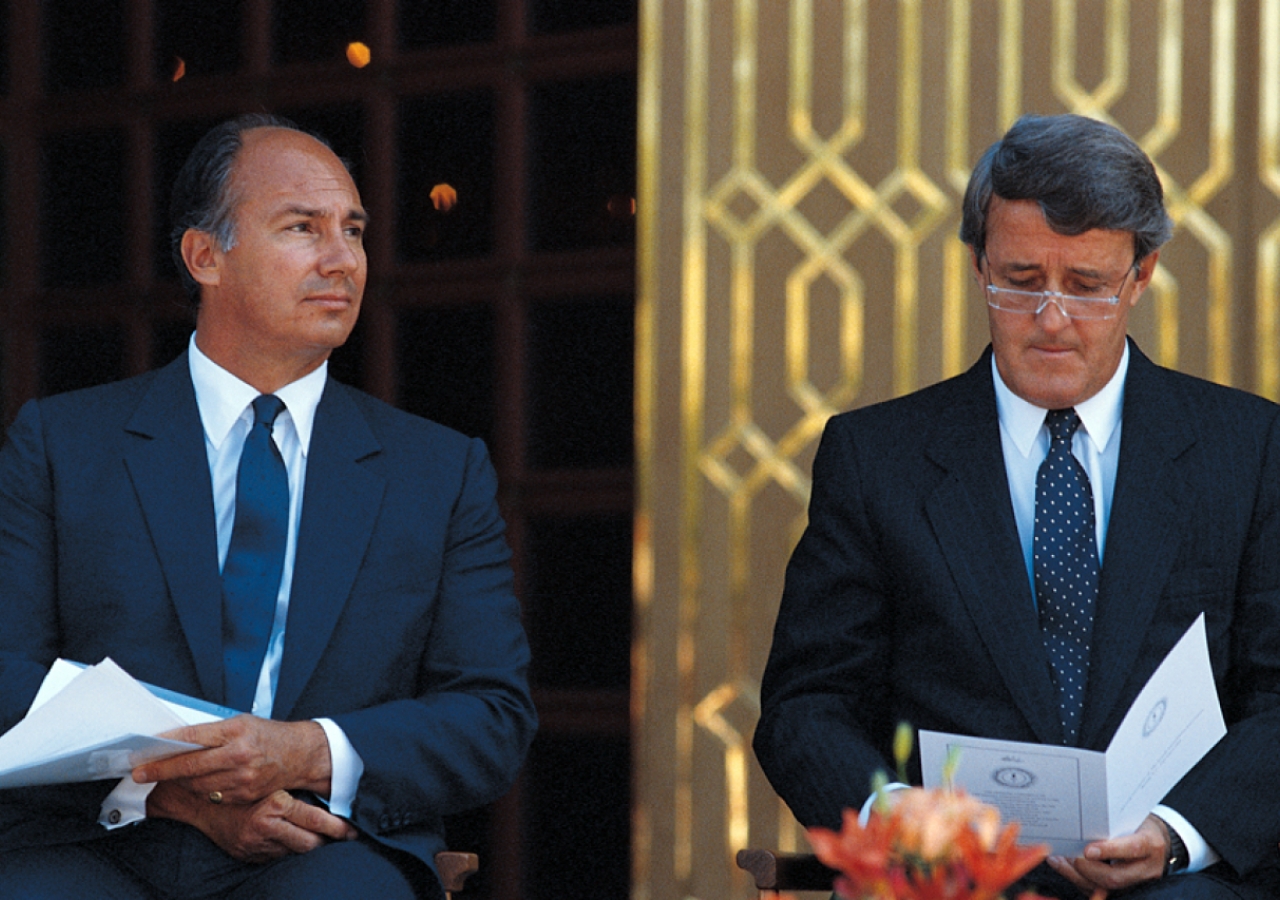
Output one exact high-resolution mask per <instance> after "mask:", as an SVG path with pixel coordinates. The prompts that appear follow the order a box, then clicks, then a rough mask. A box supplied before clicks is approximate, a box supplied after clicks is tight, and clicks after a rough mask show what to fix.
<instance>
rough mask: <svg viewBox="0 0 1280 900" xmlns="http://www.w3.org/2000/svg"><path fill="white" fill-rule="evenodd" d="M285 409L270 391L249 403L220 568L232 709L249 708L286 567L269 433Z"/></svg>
mask: <svg viewBox="0 0 1280 900" xmlns="http://www.w3.org/2000/svg"><path fill="white" fill-rule="evenodd" d="M283 409H284V402H283V401H281V400H280V398H279V397H276V396H274V395H272V394H263V395H261V396H259V397H258V398H257V399H256V400H254V401H253V426H252V427H251V428H250V429H249V434H248V435H247V436H246V437H245V439H244V450H243V451H241V453H240V469H239V471H238V472H237V474H236V509H235V524H234V526H233V527H232V529H231V546H230V547H228V549H227V559H226V562H224V563H223V566H222V598H223V600H222V653H223V671H224V673H225V674H224V688H225V693H226V696H225V699H224V701H223V702H225V703H226V704H227V705H228V706H231V707H233V708H235V709H243V710H250V709H252V708H253V697H254V694H255V693H256V691H257V687H258V674H259V672H260V671H261V670H262V660H263V657H264V656H265V655H266V652H267V641H268V639H269V638H270V637H271V623H272V622H273V621H274V619H275V611H276V596H277V595H278V594H279V592H280V576H281V574H282V573H283V571H284V547H285V540H286V538H287V537H288V534H289V476H288V475H287V474H286V472H285V468H284V460H283V459H282V458H281V457H280V450H279V449H278V448H277V447H276V442H275V441H274V440H273V439H272V437H271V428H272V425H273V424H274V422H275V420H276V416H278V415H280V411H281V410H283Z"/></svg>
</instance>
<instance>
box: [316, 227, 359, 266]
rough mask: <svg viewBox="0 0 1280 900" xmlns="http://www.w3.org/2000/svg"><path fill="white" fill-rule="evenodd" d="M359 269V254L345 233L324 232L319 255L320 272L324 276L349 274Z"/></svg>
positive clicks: (339, 229)
mask: <svg viewBox="0 0 1280 900" xmlns="http://www.w3.org/2000/svg"><path fill="white" fill-rule="evenodd" d="M359 267H360V252H359V250H358V248H357V247H356V246H355V245H353V243H352V239H351V238H350V237H349V236H348V235H347V233H346V231H345V230H343V229H341V228H338V229H334V230H333V231H332V232H326V233H325V235H324V239H323V246H322V248H321V253H320V270H321V271H322V272H323V273H325V274H338V273H342V274H350V273H351V272H354V271H355V270H356V269H358V268H359Z"/></svg>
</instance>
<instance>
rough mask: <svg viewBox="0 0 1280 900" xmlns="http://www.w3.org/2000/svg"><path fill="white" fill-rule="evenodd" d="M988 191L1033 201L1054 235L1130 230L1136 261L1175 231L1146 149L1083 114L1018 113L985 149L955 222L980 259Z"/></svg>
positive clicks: (1001, 196) (962, 236)
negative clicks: (1104, 230)
mask: <svg viewBox="0 0 1280 900" xmlns="http://www.w3.org/2000/svg"><path fill="white" fill-rule="evenodd" d="M993 194H994V195H995V196H998V197H1000V198H1002V199H1004V200H1035V201H1036V202H1037V203H1039V204H1040V209H1041V210H1043V211H1044V217H1045V221H1047V222H1048V223H1049V227H1050V228H1052V229H1053V230H1054V231H1056V232H1058V233H1059V234H1066V235H1076V234H1083V233H1084V232H1086V231H1089V230H1091V229H1094V228H1105V229H1108V230H1112V231H1128V232H1130V233H1131V234H1132V235H1133V251H1134V261H1135V262H1137V261H1138V260H1141V259H1145V258H1146V257H1147V255H1149V254H1150V253H1152V252H1153V251H1155V250H1157V249H1159V247H1160V245H1161V244H1163V243H1164V242H1165V241H1167V240H1169V237H1170V236H1171V235H1172V234H1173V222H1172V220H1170V218H1169V214H1168V212H1166V211H1165V208H1164V190H1163V188H1161V186H1160V179H1159V177H1158V176H1157V175H1156V169H1155V166H1154V165H1153V164H1152V163H1151V160H1150V159H1149V158H1148V157H1147V154H1145V153H1144V152H1142V148H1141V147H1139V146H1138V145H1137V144H1136V143H1134V142H1133V140H1132V139H1130V138H1129V136H1128V135H1126V134H1125V133H1124V132H1123V131H1121V130H1120V129H1118V128H1116V127H1115V126H1112V125H1108V124H1106V123H1105V122H1099V121H1097V120H1095V119H1089V118H1085V117H1084V116H1076V115H1061V116H1030V115H1029V116H1023V117H1021V118H1020V119H1018V121H1017V122H1015V123H1014V124H1013V127H1012V128H1010V129H1009V130H1008V131H1007V132H1006V133H1005V136H1004V137H1003V138H1001V139H1000V140H998V141H996V142H995V143H994V144H992V145H991V146H990V147H989V148H987V152H986V153H984V154H982V158H981V159H979V160H978V164H977V165H976V166H975V167H974V170H973V174H972V175H971V176H970V178H969V186H968V188H966V189H965V193H964V213H963V218H962V220H961V222H960V240H962V241H964V242H965V243H966V244H968V245H969V246H970V247H972V248H973V250H974V252H975V253H976V254H977V256H978V259H979V260H981V259H982V258H983V256H984V254H985V252H986V243H987V212H988V210H989V208H990V206H991V197H992V195H993Z"/></svg>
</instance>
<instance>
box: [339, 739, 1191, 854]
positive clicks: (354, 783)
mask: <svg viewBox="0 0 1280 900" xmlns="http://www.w3.org/2000/svg"><path fill="white" fill-rule="evenodd" d="M313 721H315V723H316V724H318V725H319V726H320V727H321V728H323V729H324V736H325V737H326V738H327V739H328V741H329V764H330V768H331V772H330V774H329V799H328V800H327V801H326V802H327V803H328V805H329V812H331V813H333V814H334V815H335V816H342V817H343V818H344V819H349V818H351V804H353V803H354V802H355V800H356V788H357V787H358V786H359V784H360V776H361V775H363V774H364V760H362V759H361V758H360V754H359V753H357V752H356V748H355V747H353V746H351V741H349V740H347V735H346V732H344V731H343V730H342V729H341V728H339V727H338V724H337V723H336V722H334V721H333V720H332V719H314V720H313ZM1178 833H1179V834H1181V833H1182V832H1181V831H1179V832H1178Z"/></svg>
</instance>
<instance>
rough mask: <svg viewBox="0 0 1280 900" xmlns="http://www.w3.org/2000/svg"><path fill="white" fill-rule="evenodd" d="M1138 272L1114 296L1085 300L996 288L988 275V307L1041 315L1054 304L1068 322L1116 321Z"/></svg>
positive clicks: (1064, 295)
mask: <svg viewBox="0 0 1280 900" xmlns="http://www.w3.org/2000/svg"><path fill="white" fill-rule="evenodd" d="M1136 270H1137V266H1136V265H1135V266H1134V267H1133V268H1131V269H1129V271H1128V272H1125V274H1124V280H1122V281H1121V282H1120V286H1119V287H1118V288H1116V292H1115V293H1114V294H1112V295H1111V296H1110V297H1081V296H1079V295H1078V294H1063V293H1059V292H1058V291H1020V290H1016V289H1015V288H1004V287H996V286H995V285H994V284H992V283H991V276H990V275H989V274H988V275H987V285H986V287H985V288H984V290H985V291H986V293H987V305H988V306H991V307H992V308H993V309H1001V310H1004V311H1005V312H1016V313H1027V314H1029V315H1033V316H1038V315H1040V313H1041V312H1043V311H1044V308H1045V307H1046V306H1048V305H1049V304H1050V303H1052V304H1054V305H1055V306H1057V307H1058V310H1059V311H1060V312H1061V313H1062V314H1063V315H1064V316H1066V317H1067V318H1068V319H1114V318H1115V317H1116V308H1117V307H1118V306H1119V305H1120V292H1121V291H1123V290H1124V286H1125V282H1127V281H1128V280H1129V275H1131V274H1132V273H1133V272H1135V271H1136Z"/></svg>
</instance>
